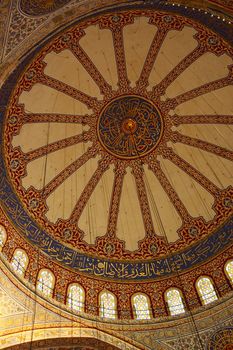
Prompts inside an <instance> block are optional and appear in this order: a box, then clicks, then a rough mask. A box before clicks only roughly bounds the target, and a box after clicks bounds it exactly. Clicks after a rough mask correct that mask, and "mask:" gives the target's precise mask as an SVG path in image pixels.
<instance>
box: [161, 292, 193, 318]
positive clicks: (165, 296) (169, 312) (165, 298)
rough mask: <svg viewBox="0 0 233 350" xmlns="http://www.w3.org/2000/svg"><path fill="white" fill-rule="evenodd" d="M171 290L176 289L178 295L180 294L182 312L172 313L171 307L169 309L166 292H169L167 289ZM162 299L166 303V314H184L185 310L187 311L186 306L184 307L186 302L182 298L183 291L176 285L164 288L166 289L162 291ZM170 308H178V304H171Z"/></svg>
mask: <svg viewBox="0 0 233 350" xmlns="http://www.w3.org/2000/svg"><path fill="white" fill-rule="evenodd" d="M172 290H175V291H178V292H179V295H180V298H181V301H182V306H183V309H184V312H179V313H177V314H172V312H171V309H170V307H169V302H168V296H167V294H168V292H169V291H172ZM164 300H165V303H166V307H167V312H168V315H170V316H180V315H185V313H186V311H187V308H186V303H185V300H184V294H183V292H182V291H181V289H180V288H177V287H170V288H168V289H166V291H165V292H164ZM172 308H178V305H175V306H172Z"/></svg>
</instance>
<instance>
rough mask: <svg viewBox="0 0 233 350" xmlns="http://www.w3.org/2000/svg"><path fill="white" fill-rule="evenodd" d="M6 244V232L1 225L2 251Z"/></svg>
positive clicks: (0, 242)
mask: <svg viewBox="0 0 233 350" xmlns="http://www.w3.org/2000/svg"><path fill="white" fill-rule="evenodd" d="M5 242H6V231H5V229H4V227H3V226H2V225H0V251H1V250H2V248H3V246H4V244H5Z"/></svg>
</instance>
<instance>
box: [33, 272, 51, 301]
mask: <svg viewBox="0 0 233 350" xmlns="http://www.w3.org/2000/svg"><path fill="white" fill-rule="evenodd" d="M54 284H55V277H54V274H53V273H52V271H50V270H48V269H42V270H40V272H39V274H38V277H37V285H36V289H37V290H38V291H39V292H41V293H42V294H43V295H45V296H46V297H51V296H52V293H53V288H54Z"/></svg>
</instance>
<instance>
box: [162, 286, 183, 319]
mask: <svg viewBox="0 0 233 350" xmlns="http://www.w3.org/2000/svg"><path fill="white" fill-rule="evenodd" d="M165 300H166V302H167V306H168V309H169V312H170V315H180V314H183V313H184V312H185V307H184V303H183V299H182V293H181V291H180V290H179V289H177V288H170V289H168V290H167V291H166V292H165Z"/></svg>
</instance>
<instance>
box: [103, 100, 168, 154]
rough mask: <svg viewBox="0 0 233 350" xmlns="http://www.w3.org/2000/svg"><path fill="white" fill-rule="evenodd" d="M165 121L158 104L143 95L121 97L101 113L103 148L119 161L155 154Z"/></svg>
mask: <svg viewBox="0 0 233 350" xmlns="http://www.w3.org/2000/svg"><path fill="white" fill-rule="evenodd" d="M162 131H163V121H162V118H161V116H160V114H159V112H158V109H157V108H156V107H155V105H154V104H153V103H152V102H150V101H149V100H147V99H145V98H143V97H141V96H136V95H135V96H130V95H128V96H123V97H122V96H121V97H118V98H116V99H114V100H113V101H111V102H110V103H109V104H108V105H107V106H105V108H104V109H103V111H102V113H101V114H100V118H99V123H98V135H99V140H100V142H101V144H102V145H103V146H104V148H105V149H106V150H107V151H108V152H109V153H111V154H113V155H114V156H117V157H119V158H127V159H131V158H137V157H141V156H144V155H145V154H147V153H149V152H150V151H152V150H153V149H154V148H155V147H156V146H157V145H158V142H159V140H160V138H161V135H162Z"/></svg>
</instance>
